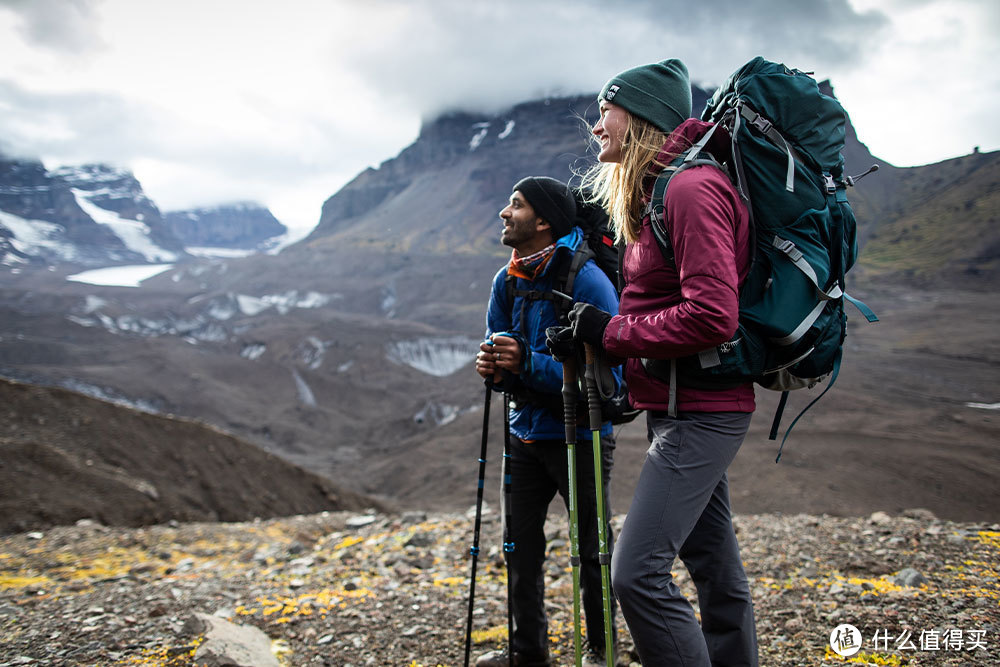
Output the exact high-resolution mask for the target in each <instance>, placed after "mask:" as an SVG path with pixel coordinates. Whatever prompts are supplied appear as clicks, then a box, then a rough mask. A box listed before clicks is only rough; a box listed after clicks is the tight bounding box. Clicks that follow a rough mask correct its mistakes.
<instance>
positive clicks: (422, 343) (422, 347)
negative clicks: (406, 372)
mask: <svg viewBox="0 0 1000 667" xmlns="http://www.w3.org/2000/svg"><path fill="white" fill-rule="evenodd" d="M478 351H479V341H478V340H476V339H472V338H469V337H467V336H450V337H446V338H426V337H425V338H417V339H415V340H404V341H399V342H396V343H391V344H389V345H388V346H387V350H386V358H388V359H389V361H392V362H394V363H398V364H403V365H406V366H409V367H410V368H415V369H416V370H418V371H420V372H422V373H427V374H428V375H433V376H435V377H445V376H448V375H451V374H452V373H454V372H455V371H457V370H458V369H460V368H462V367H463V366H465V365H466V364H468V363H469V362H471V361H472V360H473V359H475V357H476V352H478Z"/></svg>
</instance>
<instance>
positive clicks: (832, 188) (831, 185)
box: [823, 174, 837, 195]
mask: <svg viewBox="0 0 1000 667" xmlns="http://www.w3.org/2000/svg"><path fill="white" fill-rule="evenodd" d="M823 183H824V184H825V185H826V194H828V195H832V194H836V193H837V183H836V181H834V180H833V175H832V174H823Z"/></svg>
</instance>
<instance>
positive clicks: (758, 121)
mask: <svg viewBox="0 0 1000 667" xmlns="http://www.w3.org/2000/svg"><path fill="white" fill-rule="evenodd" d="M750 124H751V125H753V126H754V127H756V128H757V129H758V130H760V133H761V134H764V135H766V134H767V133H768V132H770V131H771V127H772V125H773V123H772V122H771V121H769V120H768V119H766V118H764V117H763V116H761V115H760V114H757V117H756V118H754V119H753V120H752V121H750Z"/></svg>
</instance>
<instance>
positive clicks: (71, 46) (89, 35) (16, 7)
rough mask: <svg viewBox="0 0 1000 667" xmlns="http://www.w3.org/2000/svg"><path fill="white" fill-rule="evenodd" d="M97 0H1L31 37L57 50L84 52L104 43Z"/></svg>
mask: <svg viewBox="0 0 1000 667" xmlns="http://www.w3.org/2000/svg"><path fill="white" fill-rule="evenodd" d="M98 4H99V3H98V2H97V0H0V11H2V10H9V11H12V12H13V13H14V14H16V15H17V17H18V18H19V20H20V25H19V30H20V32H21V34H22V35H24V37H25V38H26V39H27V41H29V42H31V43H34V44H36V45H38V46H42V47H45V48H49V49H54V50H57V51H66V52H70V53H82V52H86V51H90V50H93V49H98V48H101V47H103V45H104V43H103V41H102V40H101V38H100V37H99V36H98V32H97V29H96V28H97V26H96V12H95V7H96V6H97V5H98Z"/></svg>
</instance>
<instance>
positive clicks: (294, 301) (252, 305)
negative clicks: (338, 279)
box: [236, 290, 331, 317]
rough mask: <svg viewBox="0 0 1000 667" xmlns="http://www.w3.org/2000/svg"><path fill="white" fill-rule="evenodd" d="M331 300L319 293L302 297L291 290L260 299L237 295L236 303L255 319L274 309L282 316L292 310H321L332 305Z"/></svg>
mask: <svg viewBox="0 0 1000 667" xmlns="http://www.w3.org/2000/svg"><path fill="white" fill-rule="evenodd" d="M330 298H331V297H329V296H328V295H326V294H320V293H319V292H306V293H305V294H302V295H300V294H299V293H298V291H297V290H291V291H289V292H285V293H284V294H265V295H264V296H260V297H256V296H247V295H246V294H237V295H236V302H237V304H238V305H239V308H240V311H241V312H242V313H243V314H244V315H247V316H249V317H253V316H254V315H259V314H260V313H262V312H264V311H265V310H267V309H268V308H272V307H273V308H275V309H276V310H277V311H278V312H279V313H281V314H282V315H285V314H287V313H288V311H290V310H291V309H292V308H321V307H322V306H325V305H326V304H328V303H330Z"/></svg>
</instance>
